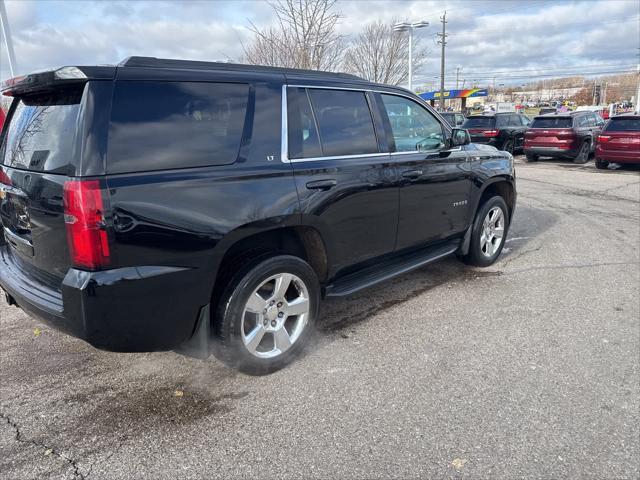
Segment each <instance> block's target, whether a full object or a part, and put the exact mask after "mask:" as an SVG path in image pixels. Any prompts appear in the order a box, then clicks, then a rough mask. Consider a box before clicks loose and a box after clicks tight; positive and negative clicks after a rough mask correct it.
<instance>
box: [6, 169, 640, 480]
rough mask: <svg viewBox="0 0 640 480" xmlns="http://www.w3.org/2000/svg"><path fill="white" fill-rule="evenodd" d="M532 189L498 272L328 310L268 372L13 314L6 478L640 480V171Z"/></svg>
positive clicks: (378, 291)
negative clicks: (294, 356) (71, 332)
mask: <svg viewBox="0 0 640 480" xmlns="http://www.w3.org/2000/svg"><path fill="white" fill-rule="evenodd" d="M517 176H518V190H519V195H518V207H517V210H516V215H515V218H514V220H513V225H512V228H511V232H510V237H509V240H508V241H507V244H506V248H505V251H504V252H503V255H502V257H501V259H500V261H498V262H497V263H496V264H495V265H493V266H492V267H490V268H488V269H473V268H469V267H466V266H464V265H462V264H461V263H459V262H458V261H457V260H456V259H455V258H449V259H446V260H444V261H442V262H440V263H437V264H433V265H430V266H427V267H425V268H422V269H420V270H418V271H415V272H413V273H411V274H408V275H405V276H403V277H401V278H398V279H396V280H394V281H391V282H388V283H386V284H384V285H381V286H378V287H375V288H372V289H369V290H367V291H365V292H362V293H360V294H358V295H356V296H354V297H352V298H350V299H348V300H340V301H331V302H328V303H326V304H325V305H324V306H323V323H322V328H321V330H320V332H319V334H318V336H317V339H316V341H315V342H314V345H313V347H312V348H310V349H309V350H308V352H307V353H306V354H305V356H304V357H303V358H302V359H301V360H299V361H298V362H297V363H295V364H294V365H292V366H291V367H289V368H287V369H285V370H282V371H280V372H277V373H275V374H273V375H271V376H268V377H249V376H245V375H242V374H238V373H236V372H235V371H232V370H230V369H228V368H226V367H224V366H223V365H221V364H220V363H218V362H217V361H215V360H213V359H211V360H209V361H206V362H203V361H199V360H194V359H189V358H186V357H182V356H179V355H177V354H175V353H172V352H168V353H155V354H116V353H109V352H101V351H98V350H95V349H93V348H92V347H90V346H88V345H86V344H84V343H83V342H81V341H79V340H76V339H73V338H70V337H67V336H65V335H63V334H60V333H58V332H56V331H54V330H51V329H50V328H48V327H47V326H46V325H43V324H41V323H39V322H37V321H35V320H33V319H31V318H30V317H28V316H27V315H25V314H24V313H22V312H21V311H20V310H18V309H16V308H14V307H8V306H7V305H5V304H4V303H2V304H1V305H0V417H1V418H0V477H1V478H3V479H4V478H6V479H11V480H13V479H42V478H55V479H86V478H92V479H109V480H110V479H114V480H115V479H130V478H139V479H174V478H181V479H204V478H225V479H228V478H247V477H251V478H254V477H261V478H278V479H281V478H301V477H304V478H323V479H324V478H391V477H395V478H403V479H406V478H418V477H422V478H458V477H460V478H462V477H465V478H509V479H511V478H516V477H522V478H598V479H601V478H607V479H608V478H616V479H619V478H629V479H631V478H638V477H639V476H640V428H639V424H640V412H639V409H640V371H639V370H640V303H639V302H640V300H639V299H640V296H639V289H640V258H639V248H640V174H639V170H638V169H618V170H607V171H598V170H596V169H595V168H594V166H593V162H590V163H589V164H587V165H584V166H582V165H581V166H576V165H573V164H570V163H566V162H557V161H556V162H550V161H549V162H539V163H536V164H524V163H521V162H520V161H518V162H517ZM176 392H178V394H176ZM180 392H182V395H181V396H180Z"/></svg>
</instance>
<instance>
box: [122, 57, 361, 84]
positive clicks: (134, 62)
mask: <svg viewBox="0 0 640 480" xmlns="http://www.w3.org/2000/svg"><path fill="white" fill-rule="evenodd" d="M118 66H119V67H148V68H177V69H185V70H192V69H193V70H230V71H252V72H265V73H270V72H271V73H282V74H287V73H289V74H300V75H313V76H327V77H335V78H343V79H352V80H360V81H365V80H364V79H363V78H362V77H358V76H357V75H352V74H350V73H341V72H325V71H322V70H303V69H299V68H285V67H270V66H266V65H248V64H242V63H227V62H205V61H201V60H176V59H172V58H156V57H135V56H134V57H127V58H125V59H124V60H122V61H121V62H120V63H119V64H118Z"/></svg>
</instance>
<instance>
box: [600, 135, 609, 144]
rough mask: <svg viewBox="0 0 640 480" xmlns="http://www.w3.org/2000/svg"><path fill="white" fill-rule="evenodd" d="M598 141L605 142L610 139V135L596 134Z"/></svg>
mask: <svg viewBox="0 0 640 480" xmlns="http://www.w3.org/2000/svg"><path fill="white" fill-rule="evenodd" d="M597 140H598V142H599V143H607V142H608V141H609V140H611V136H610V135H598V139H597Z"/></svg>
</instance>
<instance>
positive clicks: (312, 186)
mask: <svg viewBox="0 0 640 480" xmlns="http://www.w3.org/2000/svg"><path fill="white" fill-rule="evenodd" d="M336 185H337V182H336V181H335V180H334V179H333V178H328V179H326V180H315V181H313V182H308V183H307V188H308V189H309V190H329V189H331V188H333V187H335V186H336Z"/></svg>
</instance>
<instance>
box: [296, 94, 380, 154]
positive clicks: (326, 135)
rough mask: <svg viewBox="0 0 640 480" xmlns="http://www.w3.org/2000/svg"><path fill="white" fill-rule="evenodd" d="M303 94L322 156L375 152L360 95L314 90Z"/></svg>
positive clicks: (366, 109)
mask: <svg viewBox="0 0 640 480" xmlns="http://www.w3.org/2000/svg"><path fill="white" fill-rule="evenodd" d="M307 91H308V93H309V98H310V99H311V103H312V105H313V113H314V115H315V119H316V122H317V123H318V129H319V130H320V143H321V145H322V155H323V156H339V155H366V154H368V153H378V142H377V140H376V134H375V130H374V128H373V119H372V118H371V112H370V111H369V104H368V103H367V98H366V97H365V93H364V92H357V91H348V90H321V89H315V88H311V89H309V90H307Z"/></svg>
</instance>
